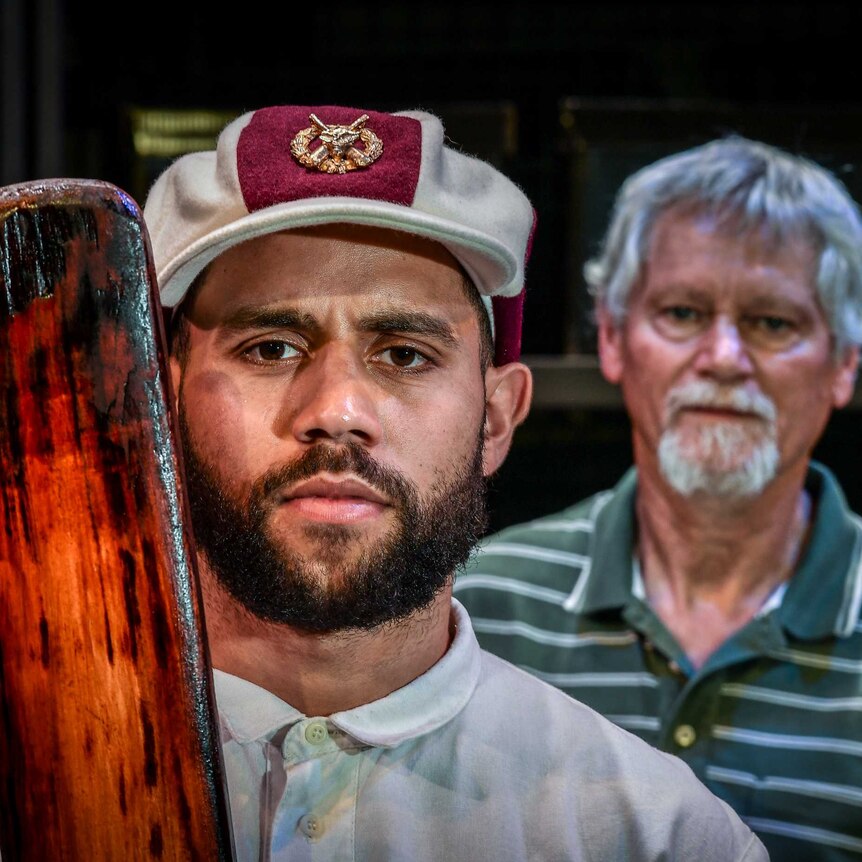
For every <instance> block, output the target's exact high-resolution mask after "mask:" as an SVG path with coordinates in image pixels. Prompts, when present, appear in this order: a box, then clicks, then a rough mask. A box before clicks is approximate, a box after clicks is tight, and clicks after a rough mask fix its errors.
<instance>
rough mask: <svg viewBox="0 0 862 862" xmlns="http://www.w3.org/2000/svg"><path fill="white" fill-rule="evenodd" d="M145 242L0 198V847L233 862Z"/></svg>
mask: <svg viewBox="0 0 862 862" xmlns="http://www.w3.org/2000/svg"><path fill="white" fill-rule="evenodd" d="M163 344H164V332H163V326H162V319H161V313H160V310H159V303H158V299H157V295H156V287H155V277H154V271H153V268H152V260H151V253H150V247H149V239H148V236H147V233H146V230H145V227H144V224H143V220H142V217H141V213H140V210H139V208H138V206H137V204H136V203H135V202H134V201H133V200H132V199H131V198H130V197H129V196H128V195H126V194H125V193H124V192H123V191H121V190H120V189H118V188H117V187H115V186H113V185H111V184H109V183H104V182H100V181H95V180H74V179H58V180H44V181H41V182H36V183H28V184H22V185H16V186H7V187H5V188H2V189H0V855H2V860H3V862H18V860H27V862H32V860H37V862H41V860H51V862H57V860H70V862H130V860H139V859H163V860H231V859H232V858H233V846H232V840H231V834H230V819H229V812H228V804H227V793H226V790H225V786H224V779H223V767H222V760H221V748H220V744H219V735H218V724H217V719H216V712H215V703H214V698H213V694H212V677H211V670H210V666H209V661H208V651H207V648H206V641H205V633H204V630H203V626H202V623H203V611H202V602H201V597H200V591H199V586H198V581H197V570H196V567H195V559H194V553H193V545H192V541H191V539H190V533H189V528H188V525H189V524H190V521H189V517H188V515H187V509H186V502H185V497H184V489H183V478H182V477H183V472H182V464H181V453H180V450H179V448H178V445H177V443H176V438H175V424H174V418H173V413H172V409H171V405H172V400H171V393H170V390H169V377H168V374H167V367H166V364H165V359H164V348H163Z"/></svg>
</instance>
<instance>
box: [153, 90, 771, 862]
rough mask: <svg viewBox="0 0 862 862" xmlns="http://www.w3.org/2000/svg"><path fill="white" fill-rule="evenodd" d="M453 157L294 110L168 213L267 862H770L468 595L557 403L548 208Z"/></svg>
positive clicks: (204, 510)
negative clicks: (532, 280)
mask: <svg viewBox="0 0 862 862" xmlns="http://www.w3.org/2000/svg"><path fill="white" fill-rule="evenodd" d="M443 141H444V136H443V129H442V126H441V124H440V122H439V120H438V119H437V118H436V117H433V116H431V115H429V114H427V113H424V112H401V113H398V114H387V113H379V112H372V111H368V112H362V111H358V110H353V109H349V108H343V107H337V106H330V107H321V108H307V107H296V106H278V107H273V108H265V109H262V110H258V111H252V112H249V113H247V114H244V115H243V116H241V117H239V118H237V119H236V120H235V121H234V122H233V123H231V124H229V125H228V126H227V127H226V128H225V129H224V131H223V132H222V134H221V135H220V137H219V140H218V145H217V149H216V151H215V152H207V153H198V154H194V155H189V156H184V157H182V158H180V159H178V160H177V161H176V162H175V163H174V164H173V165H171V166H170V167H169V168H168V169H167V170H166V171H165V172H164V173H163V174H162V176H161V177H160V178H159V179H158V180H157V181H156V183H155V185H154V186H153V188H152V190H151V193H150V195H149V196H148V198H147V201H146V204H145V210H144V214H145V218H146V221H147V225H148V229H149V232H150V235H151V240H152V246H153V251H154V258H155V261H156V266H157V271H158V275H159V283H160V290H161V296H162V299H163V302H164V304H165V306H166V307H167V308H169V309H173V311H172V314H171V329H172V332H173V340H172V356H171V369H172V376H173V387H174V391H175V393H176V398H177V407H178V413H179V417H180V427H181V433H182V443H183V452H184V462H185V465H186V468H187V480H188V494H189V498H190V502H191V509H192V520H193V527H194V532H195V536H196V540H197V545H198V550H199V553H200V557H199V561H200V572H201V582H202V588H203V594H204V605H205V615H206V629H207V636H208V640H209V647H210V653H211V656H212V662H213V666H214V678H215V690H216V702H217V706H218V710H219V714H220V719H221V729H222V740H223V750H224V760H225V765H226V770H227V782H228V790H229V800H230V808H231V816H232V820H233V828H234V837H235V841H236V846H237V856H238V859H239V860H243V862H244V860H257V859H320V860H335V859H363V860H375V862H376V860H410V862H416V860H441V862H443V860H446V862H452V860H471V862H473V860H486V859H487V860H491V859H493V860H521V859H543V860H551V859H561V860H562V859H587V858H590V859H603V860H605V859H606V860H611V859H614V860H617V859H618V860H648V859H649V860H658V859H677V860H690V859H698V860H702V862H708V860H716V862H717V860H743V859H744V860H763V859H765V858H766V855H765V851H764V850H763V847H762V845H761V844H760V842H759V841H757V839H756V838H755V837H754V835H753V833H752V832H751V831H750V830H749V829H748V828H747V827H745V826H744V824H742V822H741V821H740V820H739V818H738V817H737V816H736V815H735V814H734V812H733V811H732V810H731V809H730V808H729V806H727V805H726V804H725V803H723V802H721V801H720V800H718V799H717V798H716V797H714V796H713V795H712V794H710V793H709V792H707V791H706V789H705V788H704V787H703V786H702V784H701V783H700V782H698V781H697V780H696V779H695V777H694V776H693V774H692V773H691V771H690V770H689V768H688V767H687V766H685V765H684V764H683V763H682V762H681V761H679V760H678V759H677V758H674V757H672V756H669V755H667V754H664V753H662V752H658V751H656V750H655V749H653V748H652V747H650V746H648V745H646V744H645V743H644V742H643V741H642V740H639V739H637V738H636V737H634V736H632V735H630V734H628V733H626V732H625V731H623V730H621V729H619V728H617V727H616V726H615V725H613V724H612V723H611V722H609V721H607V720H606V719H604V718H602V717H601V716H599V715H598V714H597V713H595V712H594V711H592V710H590V709H588V708H586V707H584V706H583V705H582V704H579V703H577V702H575V701H574V700H572V699H570V698H569V697H567V696H566V695H564V694H563V693H562V692H560V691H558V690H557V689H555V688H553V687H552V686H548V685H547V684H545V683H542V682H541V681H539V680H536V679H535V678H534V677H531V676H529V675H528V674H525V673H523V672H521V671H519V670H517V669H516V668H514V667H512V666H511V665H509V664H508V663H506V662H503V661H501V660H499V659H497V658H494V657H492V656H490V655H488V654H486V653H483V652H482V651H481V650H480V649H479V647H478V644H477V642H476V639H475V636H474V635H473V631H472V628H471V624H470V619H469V617H468V616H467V614H466V613H465V612H464V610H463V608H462V607H461V605H460V604H459V603H458V602H456V601H454V600H453V599H452V597H451V587H452V578H453V573H454V571H455V570H456V569H457V568H458V567H459V566H460V565H461V564H463V563H464V561H465V560H466V559H467V557H468V555H469V553H470V551H471V548H472V547H473V545H474V543H475V542H476V541H477V539H478V537H479V536H480V535H481V532H482V530H483V528H484V524H485V514H484V483H485V477H486V476H488V475H490V474H491V473H493V472H494V471H495V470H496V469H497V468H498V467H499V465H500V463H501V462H502V461H503V459H504V457H505V455H506V453H507V451H508V448H509V445H510V441H511V437H512V433H513V431H514V429H515V427H516V426H517V425H518V424H519V423H520V422H521V421H522V420H523V418H524V415H525V413H526V411H527V409H528V407H529V399H530V392H531V382H530V374H529V371H528V370H527V368H526V367H525V366H524V365H522V364H521V363H519V362H517V358H518V348H519V342H520V313H521V303H522V300H523V285H524V267H525V264H526V256H527V249H528V244H529V240H530V236H531V233H532V226H533V212H532V208H531V206H530V204H529V202H528V200H527V199H526V198H525V197H524V195H523V194H522V193H521V191H520V190H519V189H518V188H517V187H516V186H515V185H514V184H513V183H511V182H510V181H509V180H507V179H506V178H505V177H503V176H502V175H501V174H500V173H499V172H497V171H496V170H495V169H493V168H492V167H491V166H490V165H487V164H485V163H484V162H481V161H479V160H477V159H474V158H471V157H468V156H466V155H463V154H462V153H460V152H458V151H456V150H454V149H452V148H449V147H447V146H445V145H444V142H443ZM492 326H493V331H492Z"/></svg>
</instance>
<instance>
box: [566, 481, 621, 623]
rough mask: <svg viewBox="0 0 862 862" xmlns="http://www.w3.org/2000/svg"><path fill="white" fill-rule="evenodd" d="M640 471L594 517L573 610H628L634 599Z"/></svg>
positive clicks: (583, 611)
mask: <svg viewBox="0 0 862 862" xmlns="http://www.w3.org/2000/svg"><path fill="white" fill-rule="evenodd" d="M636 489H637V471H636V470H635V468H634V467H632V468H630V469H629V470H628V471H627V472H626V473H625V475H624V476H623V477H622V479H620V481H619V482H618V483H617V484H616V486H615V487H614V489H613V492H612V493H611V494H610V496H609V497H607V498H606V501H605V502H604V504H603V505H602V506H601V508H600V509H599V510H598V511H594V512H593V514H592V520H593V534H592V536H591V538H590V548H589V558H590V563H589V566H588V568H587V569H586V570H585V571H583V572H582V573H581V577H580V585H579V586H580V590H579V595H577V596H576V597H573V598H574V601H573V602H572V608H573V609H576V610H578V611H579V612H582V613H598V612H600V611H607V610H612V609H619V608H623V607H625V605H627V604H628V603H629V602H630V601H631V598H632V548H633V547H634V539H635V490H636Z"/></svg>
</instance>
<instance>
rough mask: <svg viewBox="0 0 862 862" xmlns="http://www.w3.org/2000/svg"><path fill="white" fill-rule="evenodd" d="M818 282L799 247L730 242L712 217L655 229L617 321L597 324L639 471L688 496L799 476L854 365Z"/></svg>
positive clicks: (844, 396) (672, 215) (690, 216)
mask: <svg viewBox="0 0 862 862" xmlns="http://www.w3.org/2000/svg"><path fill="white" fill-rule="evenodd" d="M815 275H816V256H815V252H814V249H813V248H812V247H811V245H810V244H808V243H807V242H804V241H796V242H793V243H785V244H783V245H781V246H775V245H774V244H771V243H769V242H767V241H766V239H765V237H764V236H762V235H761V234H760V233H759V232H754V233H749V234H747V235H743V236H737V235H733V234H731V233H728V232H727V231H726V230H725V231H720V230H718V226H717V224H716V220H715V218H714V217H712V216H710V215H707V214H697V213H691V212H686V211H680V210H673V209H671V210H669V211H667V212H665V213H663V214H662V215H661V216H660V217H659V218H658V219H657V221H656V224H655V227H654V230H653V234H652V238H651V243H650V247H649V251H648V255H647V260H646V263H645V265H644V269H643V272H642V273H641V277H640V279H639V280H638V282H637V283H636V284H635V285H634V286H633V288H632V293H631V296H630V298H629V304H628V314H627V316H626V319H625V320H624V321H623V322H622V324H621V325H619V326H617V325H615V324H614V323H613V322H612V321H611V320H610V319H609V318H608V316H607V315H606V314H603V315H602V319H601V325H600V355H601V361H602V369H603V371H604V373H605V376H606V377H607V378H608V379H609V380H610V381H611V382H614V383H620V384H621V387H622V391H623V397H624V399H625V403H626V407H627V409H628V411H629V414H630V417H631V420H632V426H633V431H634V449H635V460H636V462H637V464H638V466H639V468H640V469H642V470H644V471H654V472H655V473H656V474H660V475H661V477H662V478H663V479H664V480H665V481H667V482H668V483H669V484H670V485H671V486H672V487H673V488H675V489H676V490H677V491H679V492H680V493H683V494H692V493H696V492H705V493H707V494H713V495H722V496H736V497H746V496H751V495H753V494H757V493H759V492H760V491H762V490H763V489H764V488H765V487H766V485H768V484H769V483H770V482H771V481H772V480H773V478H775V476H777V475H781V474H784V473H793V474H794V475H800V472H801V471H804V469H805V467H806V466H807V462H808V459H809V457H810V453H811V450H812V448H813V447H814V445H815V444H816V442H817V440H818V439H819V437H820V435H821V434H822V432H823V429H824V427H825V425H826V422H827V420H828V418H829V415H830V413H831V411H832V409H833V408H835V407H843V406H844V405H845V404H846V403H847V402H848V401H849V399H850V397H851V396H852V393H853V383H854V376H855V370H856V361H857V358H858V357H857V354H858V351H856V350H848V351H847V352H846V353H845V355H844V356H843V357H841V358H840V359H839V360H836V359H835V355H834V353H835V351H834V342H833V340H832V337H831V334H830V330H829V325H828V323H827V321H826V318H825V316H824V313H823V309H822V308H821V306H820V303H819V301H818V298H817V294H816V289H815Z"/></svg>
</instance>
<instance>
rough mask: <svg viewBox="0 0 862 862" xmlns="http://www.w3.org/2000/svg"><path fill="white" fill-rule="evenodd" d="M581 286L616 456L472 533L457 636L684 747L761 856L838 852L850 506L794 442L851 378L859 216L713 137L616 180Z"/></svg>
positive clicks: (745, 145) (859, 716) (821, 421)
mask: <svg viewBox="0 0 862 862" xmlns="http://www.w3.org/2000/svg"><path fill="white" fill-rule="evenodd" d="M586 275H587V280H588V282H589V284H590V285H591V287H592V288H593V290H594V293H595V297H596V304H597V320H598V327H599V355H600V360H601V368H602V371H603V373H604V375H605V377H606V378H607V379H608V380H609V381H611V382H613V383H615V384H619V385H620V386H621V388H622V394H623V398H624V401H625V405H626V409H627V411H628V415H629V417H630V419H631V428H632V439H633V453H634V462H635V465H634V467H633V468H632V469H630V470H629V472H627V473H626V475H625V476H623V477H622V479H621V481H620V482H619V484H618V485H617V486H616V487H615V488H613V489H612V490H610V491H607V492H605V493H600V494H598V495H596V496H595V497H593V498H591V499H589V500H586V501H584V502H581V503H579V504H577V505H575V506H573V507H572V508H570V509H567V510H565V511H563V512H560V513H557V514H554V515H551V516H549V517H545V518H542V519H539V520H536V521H534V522H531V523H527V524H523V525H519V526H515V527H511V528H509V529H506V530H504V531H502V532H501V533H500V534H498V535H496V536H493V537H491V538H490V539H489V540H488V541H487V542H486V543H484V544H483V548H482V553H481V554H480V555H479V556H478V558H477V559H476V560H475V561H474V562H473V563H472V564H471V565H470V566H469V568H468V570H467V571H466V572H465V574H464V575H463V576H462V577H460V578H459V579H458V581H457V583H456V586H455V593H456V595H457V596H458V598H459V599H460V600H461V601H462V602H463V603H464V605H465V606H466V607H467V608H468V610H469V611H470V613H471V616H472V617H473V620H474V626H475V628H476V631H477V634H478V636H479V640H480V643H482V644H483V646H484V647H486V648H487V649H489V650H491V651H493V652H495V653H498V654H499V655H501V656H504V657H505V658H507V659H510V660H511V661H513V662H514V663H516V664H518V665H520V666H521V667H522V668H525V669H528V670H530V671H531V672H533V673H534V674H536V675H538V676H539V677H541V678H543V679H544V680H546V681H548V682H551V683H553V684H555V685H557V686H559V687H560V688H562V689H563V690H565V691H567V692H568V693H570V694H572V695H573V696H575V697H577V698H579V699H580V700H582V701H584V702H586V703H588V704H590V705H591V706H593V707H594V708H596V709H597V710H599V711H600V712H602V713H603V714H604V715H606V716H607V717H609V718H611V719H612V720H613V721H615V722H616V723H618V724H619V725H622V726H623V727H625V728H627V729H629V730H631V731H633V732H634V733H636V734H638V735H640V736H642V737H643V738H644V739H646V740H648V741H649V742H651V743H653V744H655V745H657V746H659V747H661V748H663V749H665V750H667V751H670V752H673V753H674V754H676V755H678V756H679V757H681V758H682V759H684V760H685V761H686V762H687V763H688V764H689V765H690V766H691V767H692V768H693V769H694V771H695V773H696V774H697V775H698V776H699V777H700V778H701V779H702V780H703V781H704V782H705V783H706V785H707V786H708V787H709V788H710V789H712V790H713V791H714V792H715V793H716V794H717V795H719V796H721V797H722V798H724V799H725V800H727V801H728V802H729V803H730V804H731V805H732V806H733V807H734V808H735V809H736V810H737V811H738V812H739V813H740V814H741V815H742V817H743V819H744V820H746V822H748V823H749V825H751V826H752V827H753V828H754V830H755V831H756V832H758V833H759V835H760V837H761V838H762V839H763V840H764V843H765V844H766V845H767V848H768V849H769V850H770V853H771V856H772V858H773V859H776V860H797V859H798V860H803V859H804V860H815V859H817V860H827V859H829V860H832V859H835V860H837V859H850V858H862V626H860V605H862V558H860V553H862V524H860V521H859V518H858V517H857V516H856V515H854V514H853V513H852V512H850V511H848V508H847V505H846V503H845V500H844V497H843V495H842V493H841V490H840V489H839V486H838V483H837V482H836V480H835V478H834V477H833V476H832V474H831V473H830V472H829V471H828V470H827V469H825V468H824V467H823V466H822V465H819V464H817V463H812V462H811V452H812V449H813V447H814V446H815V444H816V443H817V441H818V439H819V438H820V436H821V434H822V432H823V430H824V426H825V425H826V423H827V421H828V419H829V417H830V414H831V412H832V411H833V409H835V408H840V407H843V406H845V405H846V404H847V403H848V401H849V400H850V398H851V396H852V393H853V386H854V381H855V376H856V366H857V360H858V355H859V349H858V345H859V343H860V341H862V223H860V216H859V212H858V210H857V207H856V205H855V204H854V203H853V201H852V200H851V199H850V197H849V195H848V194H847V192H846V190H845V189H844V188H843V187H842V186H841V185H840V184H839V183H838V182H837V181H836V180H835V179H834V178H833V177H832V176H831V175H829V174H828V173H827V172H826V171H825V170H823V169H822V168H820V167H819V166H817V165H815V164H812V163H810V162H809V161H807V160H803V159H801V158H797V157H794V156H791V155H789V154H787V153H784V152H782V151H779V150H777V149H775V148H773V147H770V146H765V145H763V144H761V143H758V142H753V141H749V140H745V139H740V138H728V139H722V140H717V141H714V142H711V143H709V144H707V145H704V146H702V147H699V148H695V149H692V150H690V151H686V152H683V153H680V154H677V155H674V156H672V157H669V158H667V159H663V160H661V161H659V162H657V163H656V164H653V165H650V166H648V167H646V168H644V169H643V170H641V171H640V172H638V173H637V174H635V175H634V176H633V177H631V178H630V179H629V180H628V181H627V182H626V183H625V184H624V186H623V188H622V190H621V192H620V195H619V197H618V200H617V204H616V209H615V212H614V214H613V218H612V221H611V225H610V228H609V230H608V233H607V238H606V240H605V243H604V247H603V250H602V253H601V255H600V257H599V258H598V259H597V260H595V261H593V262H591V263H589V264H588V265H587V268H586Z"/></svg>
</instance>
